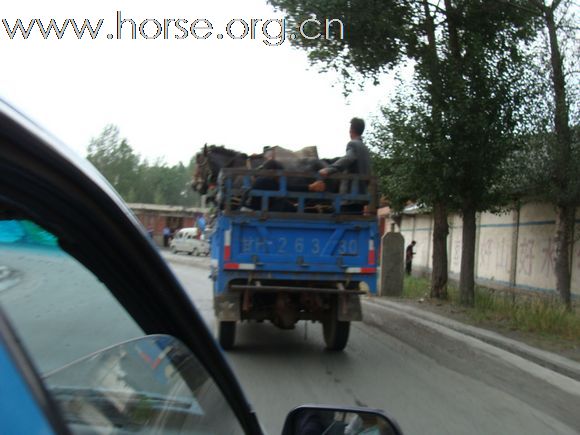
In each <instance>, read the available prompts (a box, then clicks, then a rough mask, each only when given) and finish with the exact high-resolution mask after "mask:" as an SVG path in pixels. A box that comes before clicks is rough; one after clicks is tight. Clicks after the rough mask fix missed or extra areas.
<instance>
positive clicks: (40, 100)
mask: <svg viewBox="0 0 580 435" xmlns="http://www.w3.org/2000/svg"><path fill="white" fill-rule="evenodd" d="M117 11H121V13H122V17H123V18H131V19H133V20H134V21H135V22H136V23H137V25H139V23H140V22H142V21H143V20H145V19H147V18H154V19H157V20H158V21H160V22H161V23H162V22H163V19H165V18H173V19H177V18H182V19H187V20H188V21H189V23H191V22H192V21H193V20H194V19H196V18H198V19H199V18H206V19H208V20H210V21H211V22H212V24H213V25H214V27H215V29H216V31H215V32H214V33H213V34H212V35H211V36H210V37H209V38H208V39H206V40H196V39H194V38H192V37H188V38H186V39H183V40H178V39H175V37H174V36H175V35H177V34H179V32H178V31H177V29H176V28H175V27H171V26H172V24H170V25H169V27H170V28H171V32H170V34H169V39H162V38H161V37H159V38H157V39H155V40H145V39H143V38H139V39H137V40H130V39H129V37H128V36H129V35H130V33H131V29H130V28H127V27H125V26H124V27H123V38H124V39H122V40H117V39H116V38H112V39H107V37H106V35H107V34H108V33H112V34H113V33H116V26H117V24H116V21H117V16H116V12H117ZM282 17H283V15H282V14H281V13H276V12H275V11H274V10H273V8H272V7H270V6H269V5H268V4H267V3H266V0H249V1H235V0H232V1H211V2H209V1H208V2H204V3H202V2H198V1H196V2H192V1H185V0H173V1H171V0H169V1H165V2H159V1H151V0H139V1H135V0H122V1H119V0H117V1H109V0H105V1H98V2H91V3H89V2H79V1H78V0H75V1H65V0H57V1H51V2H46V1H27V0H20V1H19V2H10V3H6V2H5V4H3V5H2V8H1V9H0V18H2V19H6V20H7V23H8V24H9V25H10V26H12V27H13V26H14V23H15V21H16V20H17V19H19V18H20V19H21V20H22V22H23V23H24V25H25V26H28V24H29V22H30V20H31V19H34V18H40V19H42V22H43V23H44V24H45V25H48V22H49V21H50V19H51V18H54V19H55V20H56V22H57V23H58V24H59V25H61V24H62V23H63V21H64V20H65V19H66V18H74V19H75V20H76V22H77V23H78V24H79V25H80V24H81V23H82V21H83V19H85V18H90V19H91V22H92V23H93V24H94V25H95V27H96V24H97V22H98V20H99V19H103V20H104V21H103V24H102V27H101V30H100V33H99V35H100V36H99V37H98V39H96V40H91V39H90V38H88V34H86V35H85V37H84V38H83V39H82V40H80V41H79V40H78V39H77V38H76V36H74V33H73V31H72V28H71V27H69V28H68V29H67V32H66V33H65V36H64V37H63V39H61V40H58V39H56V37H55V36H54V34H53V35H51V37H50V38H49V39H48V40H44V39H43V38H42V36H41V34H40V32H39V30H38V28H37V27H36V25H35V26H34V28H33V30H32V32H31V35H30V37H29V38H28V39H27V40H23V38H22V37H21V36H17V37H16V38H15V39H13V40H10V39H9V38H8V36H7V33H6V29H5V25H4V24H3V23H2V24H0V49H1V50H2V54H3V56H2V58H3V62H2V64H3V67H2V69H1V70H0V86H1V88H0V93H1V95H2V98H4V99H6V100H7V101H8V102H10V103H11V104H13V105H15V106H16V107H17V108H19V109H21V110H22V111H24V113H26V114H27V115H28V116H30V117H31V118H32V119H34V120H35V121H37V122H38V123H40V124H41V125H42V126H44V127H45V128H46V129H48V130H49V131H50V132H52V133H53V134H55V135H56V136H57V137H59V138H60V139H62V140H63V141H64V142H65V143H67V144H68V145H69V146H70V147H72V148H73V149H75V150H76V151H77V152H79V153H80V154H82V155H86V147H87V145H88V143H89V141H90V139H91V137H94V136H96V135H98V134H99V132H100V131H101V130H102V129H103V127H104V126H105V125H106V124H107V123H113V124H116V125H118V126H119V128H120V129H121V134H122V136H123V137H126V138H127V139H128V140H129V143H130V145H131V146H132V147H133V148H134V149H135V150H136V151H137V152H138V153H139V154H140V155H142V156H143V157H147V158H150V159H154V158H157V157H163V158H164V159H165V160H166V161H167V162H168V163H170V164H174V163H176V162H177V161H180V160H181V161H184V162H185V161H187V160H188V159H189V158H190V157H191V156H192V155H193V154H194V153H195V152H196V151H197V150H199V149H200V148H201V146H202V145H203V144H204V143H206V142H207V143H215V144H224V145H227V146H229V147H232V148H235V149H238V150H241V151H246V152H259V151H260V150H261V149H262V147H263V146H264V145H276V144H277V145H282V146H285V147H288V148H292V149H299V148H302V147H304V146H309V145H317V146H318V148H319V154H320V155H321V156H326V157H328V156H335V155H339V154H341V153H342V152H343V150H344V147H345V144H346V142H347V141H348V122H349V120H350V119H351V118H352V117H353V116H360V117H364V118H365V119H370V117H371V116H372V115H373V114H376V113H377V109H378V107H379V105H380V104H382V103H384V102H386V101H387V98H388V93H389V91H390V89H391V88H392V81H391V80H389V79H388V78H387V77H383V78H382V83H381V85H380V86H378V87H375V86H372V85H370V84H369V85H367V86H365V88H364V90H363V91H360V92H359V91H355V92H354V93H353V94H352V95H351V96H350V97H349V98H348V100H347V99H345V97H344V96H343V95H342V86H341V84H340V83H339V82H338V81H337V77H336V76H335V75H332V74H326V73H324V74H323V73H320V72H319V71H318V69H317V68H316V67H310V66H309V63H308V61H307V58H306V53H305V52H304V51H300V50H297V49H294V48H291V47H290V43H289V41H286V42H284V43H283V44H282V45H281V46H277V47H276V46H274V47H270V46H267V45H265V44H264V43H263V42H262V40H263V39H264V37H263V36H261V35H260V34H259V35H257V37H256V39H254V40H251V39H250V38H249V36H248V37H246V38H245V39H241V40H231V39H230V38H229V37H228V36H227V35H225V33H224V32H223V30H224V29H225V27H226V24H227V23H228V22H229V21H230V20H231V19H233V18H242V19H244V20H245V21H247V22H249V21H250V19H251V18H261V19H263V20H265V19H269V18H282ZM329 18H341V17H329ZM200 25H201V24H200ZM173 26H174V25H173ZM257 28H258V29H259V28H260V26H258V27H257ZM145 29H146V33H147V34H148V35H153V34H154V33H155V32H156V29H155V24H154V23H149V24H148V27H145ZM270 29H272V32H271V33H272V34H274V35H275V34H276V27H275V26H272V27H270ZM234 30H236V31H241V27H240V26H238V27H232V31H234ZM218 32H220V33H222V34H224V35H225V37H224V38H223V39H221V40H219V39H217V37H216V35H217V33H218ZM126 35H127V36H126ZM200 35H203V32H200ZM274 42H275V41H274ZM333 84H334V86H333Z"/></svg>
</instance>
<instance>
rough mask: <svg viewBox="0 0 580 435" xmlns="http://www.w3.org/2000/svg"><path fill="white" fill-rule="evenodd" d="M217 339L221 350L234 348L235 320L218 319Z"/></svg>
mask: <svg viewBox="0 0 580 435" xmlns="http://www.w3.org/2000/svg"><path fill="white" fill-rule="evenodd" d="M218 341H219V343H220V346H221V347H222V349H223V350H230V349H233V348H234V342H235V341H236V322H220V321H218Z"/></svg>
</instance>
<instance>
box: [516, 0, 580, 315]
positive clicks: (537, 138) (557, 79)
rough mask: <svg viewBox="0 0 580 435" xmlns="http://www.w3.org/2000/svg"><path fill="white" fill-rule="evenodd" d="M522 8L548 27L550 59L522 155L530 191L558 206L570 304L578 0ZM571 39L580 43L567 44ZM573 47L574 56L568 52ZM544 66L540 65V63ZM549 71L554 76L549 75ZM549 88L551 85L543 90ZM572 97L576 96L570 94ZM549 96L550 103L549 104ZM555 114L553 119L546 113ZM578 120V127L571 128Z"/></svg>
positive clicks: (561, 289) (560, 254)
mask: <svg viewBox="0 0 580 435" xmlns="http://www.w3.org/2000/svg"><path fill="white" fill-rule="evenodd" d="M509 4H510V5H511V6H512V7H513V8H514V9H517V10H520V11H522V10H524V11H526V12H529V13H533V14H535V15H536V16H537V17H539V18H540V19H541V21H542V25H543V27H544V29H545V32H546V33H547V35H546V36H547V45H548V48H547V50H546V51H547V54H546V55H542V54H543V53H542V51H541V50H538V51H539V52H540V53H541V54H540V56H538V61H539V63H540V65H541V66H542V65H547V66H548V68H547V69H548V71H549V74H547V75H542V74H541V73H539V74H537V75H536V77H535V80H534V82H533V83H531V85H532V86H534V87H536V88H537V89H538V90H539V91H540V92H539V96H540V99H536V100H535V101H534V103H535V104H537V106H538V107H542V109H543V111H540V112H539V113H538V112H536V114H537V117H538V119H539V122H538V123H537V127H536V129H535V130H533V131H531V132H530V135H529V144H528V150H527V151H528V154H527V156H522V157H523V158H522V159H521V161H522V162H523V164H524V165H526V166H525V174H526V175H527V177H524V178H525V180H524V182H523V183H522V185H523V187H524V189H525V190H526V192H528V193H531V194H533V195H535V196H536V197H540V198H543V199H545V200H548V201H551V202H552V203H553V204H554V205H555V208H556V232H555V244H556V259H555V274H556V289H557V291H558V293H559V295H560V298H561V300H562V302H563V304H564V305H565V306H566V307H567V308H568V309H571V291H570V285H571V264H570V263H571V260H570V258H571V257H570V251H571V248H572V244H573V239H574V219H575V212H576V207H578V206H579V205H580V141H579V137H578V130H579V128H578V118H579V117H580V114H579V113H578V109H579V107H578V106H577V105H576V111H574V110H571V109H573V107H571V106H570V101H577V99H578V97H580V89H579V88H580V84H579V83H578V81H574V80H571V81H568V80H567V79H568V78H570V77H571V76H572V74H578V70H577V67H578V65H579V63H580V62H579V60H578V53H574V50H577V49H578V46H577V43H578V41H577V39H576V40H575V39H574V33H577V32H578V30H579V28H578V24H577V21H576V16H575V14H574V12H573V10H572V6H573V2H572V1H566V0H554V1H552V2H551V4H548V3H546V2H544V1H543V0H528V1H526V2H524V3H523V4H522V3H516V2H509ZM566 42H569V43H571V44H573V45H575V47H572V48H571V49H570V50H566V47H565V46H566ZM567 51H568V53H569V56H566V52H567ZM540 71H541V69H540ZM548 75H549V77H548ZM545 88H548V91H545V92H542V91H543V90H544V89H545ZM570 97H571V98H570ZM546 102H549V103H551V104H546ZM546 118H551V119H546ZM574 122H575V123H576V129H574V128H572V125H573V123H574Z"/></svg>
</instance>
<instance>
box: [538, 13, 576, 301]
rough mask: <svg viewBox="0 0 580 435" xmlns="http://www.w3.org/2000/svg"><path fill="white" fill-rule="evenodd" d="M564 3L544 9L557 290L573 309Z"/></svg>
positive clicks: (569, 137) (569, 140)
mask: <svg viewBox="0 0 580 435" xmlns="http://www.w3.org/2000/svg"><path fill="white" fill-rule="evenodd" d="M559 5H560V2H553V3H552V6H551V7H547V8H545V9H544V18H545V20H546V27H547V28H548V36H549V39H550V63H551V67H552V82H553V85H554V106H555V113H554V128H555V130H556V146H555V149H554V150H553V152H554V155H553V157H554V160H555V163H556V173H555V174H554V175H555V178H556V186H557V189H558V196H559V198H558V200H557V202H556V203H557V206H556V214H557V219H556V267H555V269H556V270H555V272H556V289H557V290H558V293H559V294H560V297H561V299H562V303H563V304H564V305H565V306H566V308H567V309H571V301H570V281H571V276H570V275H571V271H570V248H571V243H572V238H573V232H574V217H575V216H574V215H575V211H576V210H575V207H574V204H575V203H576V201H575V198H571V197H570V190H571V189H570V185H571V184H572V183H573V180H572V178H573V177H574V176H575V171H574V170H573V168H572V167H571V166H570V165H571V164H572V159H571V153H572V132H571V130H570V123H569V111H568V102H567V101H566V79H565V77H564V71H563V68H562V54H561V53H560V47H559V44H558V35H557V28H556V22H555V19H554V10H555V9H556V8H557V7H558V6H559Z"/></svg>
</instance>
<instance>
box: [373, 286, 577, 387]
mask: <svg viewBox="0 0 580 435" xmlns="http://www.w3.org/2000/svg"><path fill="white" fill-rule="evenodd" d="M363 305H364V306H365V308H367V309H369V310H370V311H374V312H376V310H377V308H378V309H384V310H387V311H389V312H391V313H392V314H399V315H404V316H405V317H408V318H409V319H410V320H413V319H416V320H417V321H420V323H421V324H423V325H426V326H429V325H430V324H431V327H432V329H433V327H436V328H435V329H437V330H438V331H441V327H444V328H447V329H449V330H452V331H455V332H459V333H461V334H464V335H467V336H469V337H472V338H475V339H478V340H480V341H482V342H484V343H487V344H490V345H492V346H495V347H497V348H500V349H502V350H504V351H507V352H510V353H512V354H515V355H518V356H520V357H523V358H524V359H526V360H529V361H532V362H534V363H536V364H538V365H540V366H542V367H545V368H547V369H550V370H553V371H555V372H557V373H560V374H561V375H564V376H567V377H569V378H572V379H574V380H576V381H580V363H577V362H576V361H573V360H570V359H568V358H565V357H562V356H560V355H557V354H555V353H552V352H548V351H545V350H541V349H537V348H534V347H532V346H529V345H527V344H525V343H522V342H519V341H516V340H513V339H511V338H507V337H504V336H502V335H500V334H497V333H495V332H492V331H489V330H486V329H482V328H477V327H475V326H471V325H466V324H464V323H461V322H458V321H456V320H452V319H449V318H447V317H444V316H441V315H439V314H435V313H431V312H428V311H425V310H421V309H420V308H416V307H412V306H409V305H406V304H403V303H400V302H394V301H389V300H385V299H381V298H379V297H373V298H369V297H367V298H364V299H363ZM370 317H371V318H367V316H363V321H364V322H366V323H369V324H373V325H375V326H378V327H380V328H382V329H387V328H388V325H385V324H377V322H376V319H373V318H372V317H373V316H370Z"/></svg>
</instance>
